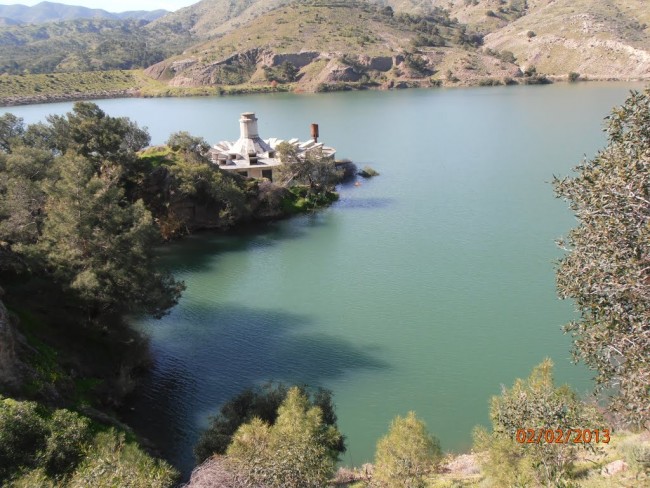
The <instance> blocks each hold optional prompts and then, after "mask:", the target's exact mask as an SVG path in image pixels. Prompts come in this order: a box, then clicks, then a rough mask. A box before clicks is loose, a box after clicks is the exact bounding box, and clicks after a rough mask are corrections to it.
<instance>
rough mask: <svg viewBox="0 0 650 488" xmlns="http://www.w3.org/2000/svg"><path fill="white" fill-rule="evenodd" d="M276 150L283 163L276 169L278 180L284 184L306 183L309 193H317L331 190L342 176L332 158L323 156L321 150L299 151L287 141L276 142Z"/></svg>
mask: <svg viewBox="0 0 650 488" xmlns="http://www.w3.org/2000/svg"><path fill="white" fill-rule="evenodd" d="M276 150H277V152H278V156H279V158H280V160H281V161H282V162H283V163H284V164H283V165H282V166H280V167H279V169H278V171H277V176H278V180H279V181H282V182H284V184H285V185H290V184H292V183H298V184H303V185H308V187H309V191H310V193H313V194H319V193H323V192H326V191H329V190H331V189H332V187H333V186H334V185H335V184H336V183H337V182H338V181H340V179H341V177H342V171H339V170H338V169H336V165H335V164H334V159H333V158H332V157H328V156H324V155H323V153H322V151H321V150H318V149H313V150H308V151H306V152H305V153H299V152H298V149H297V148H296V147H295V146H293V145H292V144H289V143H287V142H283V143H281V144H278V146H277V148H276Z"/></svg>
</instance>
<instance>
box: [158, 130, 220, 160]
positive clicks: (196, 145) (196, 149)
mask: <svg viewBox="0 0 650 488" xmlns="http://www.w3.org/2000/svg"><path fill="white" fill-rule="evenodd" d="M166 144H167V145H168V146H169V147H170V148H171V149H172V151H182V152H183V153H186V154H188V153H190V154H191V153H195V154H197V155H199V156H203V155H205V154H206V153H207V152H208V151H209V150H210V144H208V143H207V142H206V140H205V139H203V138H202V137H196V136H193V135H191V134H190V133H189V132H186V131H180V132H174V133H173V134H172V135H171V136H169V139H167V142H166Z"/></svg>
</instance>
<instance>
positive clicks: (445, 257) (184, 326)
mask: <svg viewBox="0 0 650 488" xmlns="http://www.w3.org/2000/svg"><path fill="white" fill-rule="evenodd" d="M641 86H642V85H640V84H599V83H589V84H575V85H554V86H547V87H498V88H493V87H490V88H472V89H453V90H451V89H450V90H408V91H396V92H389V93H383V92H360V93H334V94H323V95H320V94H319V95H287V94H281V95H263V96H247V97H230V98H188V99H146V100H145V99H124V100H102V101H99V102H98V104H99V105H100V106H101V107H102V108H103V109H104V110H105V111H107V112H108V113H109V114H111V115H114V116H116V115H125V116H129V117H131V118H132V119H134V120H136V121H137V122H138V123H139V124H140V125H144V126H148V127H149V129H150V132H151V134H152V143H162V142H163V141H164V140H165V139H166V138H167V136H168V135H169V134H170V133H172V132H174V131H177V130H187V131H189V132H191V133H193V134H195V135H201V136H203V137H205V138H206V139H208V140H209V141H210V142H216V141H217V140H221V139H236V136H237V133H238V125H237V119H238V116H239V113H241V112H244V111H247V110H252V111H255V112H256V113H257V115H258V118H259V119H260V120H259V125H260V133H261V135H262V137H271V136H277V137H283V138H290V137H300V138H303V139H304V138H306V137H308V134H309V124H310V123H311V122H317V123H319V125H320V127H321V140H322V141H323V142H325V143H326V144H329V145H332V146H334V147H336V148H337V150H338V156H339V157H348V158H350V159H352V160H354V161H356V162H358V163H360V164H361V165H362V164H363V163H364V162H370V163H371V164H372V166H373V167H374V168H376V169H377V170H378V171H379V172H380V173H381V176H379V177H378V178H375V179H372V180H369V181H362V186H361V187H354V186H352V185H344V186H342V187H341V189H340V193H341V200H340V201H339V202H337V203H336V204H335V205H333V206H332V207H331V208H328V209H326V210H324V211H322V212H318V213H316V214H312V215H306V216H300V217H296V218H294V219H290V220H286V221H282V222H276V223H271V224H265V225H263V226H260V227H259V228H256V229H254V230H253V229H246V230H244V229H242V230H239V231H236V232H234V233H232V234H229V235H215V234H208V233H205V234H199V235H196V236H192V237H190V238H188V239H185V240H183V241H180V242H176V243H173V244H171V245H169V246H166V247H165V248H164V249H162V250H161V254H162V262H163V265H164V266H165V267H167V268H168V269H170V270H172V271H173V272H174V273H175V274H176V275H177V276H178V277H179V278H180V279H183V280H185V281H186V283H187V291H186V292H185V295H184V297H183V299H182V300H181V303H180V304H179V305H178V306H177V307H176V308H175V309H174V310H172V312H171V313H170V314H169V315H168V316H166V317H164V318H163V319H162V320H146V319H144V320H138V321H137V323H136V326H137V327H138V328H140V329H141V330H143V331H144V332H145V333H147V334H148V335H149V336H150V338H151V348H152V353H153V358H154V368H153V370H152V372H151V374H150V375H149V376H148V377H147V378H146V379H145V382H144V384H143V386H142V389H141V391H140V392H139V395H138V397H137V398H136V399H135V404H134V408H135V410H134V411H133V412H132V413H130V414H129V415H128V418H127V420H128V421H129V422H131V423H132V424H133V425H135V426H137V427H138V429H139V430H141V431H142V432H143V433H144V434H145V435H146V436H147V437H148V438H150V439H151V440H152V441H154V442H155V443H157V444H158V445H159V446H160V447H161V449H162V450H163V452H164V453H165V455H166V456H167V457H168V458H170V459H171V460H172V461H173V462H174V463H175V464H177V465H178V466H180V467H182V468H183V469H185V470H187V469H188V468H190V467H191V463H192V454H191V447H192V445H193V443H194V442H195V440H196V437H197V434H198V432H199V431H200V429H202V428H204V427H205V425H206V424H207V417H208V416H209V415H210V414H213V413H215V412H216V411H217V409H218V407H219V405H220V404H221V403H223V402H224V401H226V400H227V399H228V398H230V397H232V396H233V395H234V394H236V393H237V392H238V391H240V390H241V389H242V388H245V387H246V386H250V385H252V384H256V383H262V382H265V381H267V380H279V381H286V382H298V383H302V382H305V383H309V384H312V385H317V386H324V387H327V388H330V389H332V390H333V391H334V400H335V403H336V404H337V412H338V414H339V424H340V427H341V430H342V431H343V433H344V434H345V435H346V436H347V438H348V445H349V451H348V453H347V454H346V455H345V458H344V460H343V461H344V463H346V464H356V465H359V464H361V463H363V462H366V461H369V460H371V458H372V454H373V451H374V444H375V442H376V441H377V439H378V438H379V437H380V436H381V435H383V434H384V433H385V432H386V430H387V428H388V425H389V422H390V420H391V418H393V417H394V416H395V415H397V414H405V413H406V412H407V411H408V410H415V411H416V412H417V413H418V415H419V416H421V417H422V418H423V419H424V420H425V421H426V422H427V424H428V427H429V429H430V430H431V431H432V432H433V433H435V434H436V435H437V436H438V437H439V438H440V440H441V442H442V445H443V448H444V449H446V450H455V451H460V450H464V449H467V448H468V447H469V446H470V443H471V430H472V428H473V426H474V425H476V424H480V423H483V424H485V423H486V422H487V414H488V401H489V398H490V396H491V395H494V394H497V393H498V392H499V388H500V385H501V384H506V385H508V384H511V383H512V381H513V380H514V379H515V378H516V377H522V376H526V375H527V374H528V373H529V371H530V369H531V368H532V367H533V366H534V365H535V364H537V363H539V362H540V361H541V360H542V359H543V358H544V357H546V356H550V357H552V358H553V360H554V361H555V363H556V377H557V379H558V380H559V381H561V382H569V383H570V384H571V385H572V386H574V387H575V388H576V389H577V390H578V391H580V392H586V391H588V389H589V388H590V381H589V376H590V375H589V373H588V372H586V371H585V370H584V369H583V368H581V367H576V366H574V365H572V364H571V362H570V354H569V348H570V340H569V338H568V337H566V336H563V334H562V332H561V326H562V324H564V323H566V322H567V321H568V320H570V319H571V318H572V317H573V312H572V306H571V304H570V303H565V302H560V301H559V300H558V299H557V298H556V295H555V283H554V272H553V260H555V259H557V258H558V257H559V256H560V253H559V251H558V249H557V248H556V246H555V244H554V240H555V239H556V238H558V237H560V236H561V235H562V234H564V233H565V232H566V231H567V230H568V229H569V228H570V227H571V226H572V225H574V219H573V217H572V216H571V214H570V213H569V211H568V210H567V208H566V205H565V204H564V203H563V202H561V201H559V200H556V199H555V198H554V196H553V192H552V187H551V185H550V183H549V181H550V180H551V179H552V177H553V175H554V174H557V175H564V174H569V172H570V169H571V167H573V166H574V165H575V164H577V163H578V162H579V161H580V160H581V158H582V157H584V156H585V155H586V156H587V157H591V156H593V154H595V152H596V150H597V149H598V148H599V147H602V145H603V144H604V141H605V138H604V135H603V134H602V131H601V129H602V126H603V117H604V116H606V115H607V114H608V113H609V111H610V109H611V107H612V106H614V105H617V104H620V103H622V101H623V100H624V98H625V96H626V93H627V91H628V90H629V88H633V87H636V88H641ZM70 107H71V104H52V105H38V106H28V107H12V108H10V109H6V110H7V111H11V112H13V113H16V114H17V115H20V116H23V117H25V119H26V121H27V122H35V121H37V120H42V119H43V117H44V115H45V114H48V113H55V112H58V113H61V112H64V111H67V110H69V108H70Z"/></svg>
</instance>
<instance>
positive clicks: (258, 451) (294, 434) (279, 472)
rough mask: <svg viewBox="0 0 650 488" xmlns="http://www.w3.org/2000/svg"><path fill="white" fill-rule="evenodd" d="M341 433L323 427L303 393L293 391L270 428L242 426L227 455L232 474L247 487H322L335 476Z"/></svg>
mask: <svg viewBox="0 0 650 488" xmlns="http://www.w3.org/2000/svg"><path fill="white" fill-rule="evenodd" d="M340 438H341V434H340V433H339V431H338V430H337V429H336V428H335V427H333V426H331V425H327V424H326V423H325V422H323V416H322V412H321V410H320V408H318V407H313V406H311V405H310V403H309V399H308V398H307V396H306V395H304V394H303V393H302V392H301V391H300V389H299V388H297V387H293V388H291V389H290V390H289V392H288V393H287V397H286V399H285V400H284V402H283V403H282V405H281V406H280V408H279V410H278V418H277V420H276V421H275V423H274V424H273V425H269V424H267V423H265V422H263V421H262V420H260V419H258V418H256V419H253V420H252V421H251V422H250V423H247V424H244V425H242V426H241V427H240V428H239V429H238V430H237V432H236V433H235V435H234V437H233V440H232V443H231V445H230V447H229V448H228V451H227V457H228V462H229V464H230V466H231V467H232V468H231V469H232V470H233V471H234V472H236V473H237V475H238V477H240V478H242V479H243V480H244V482H245V483H247V484H246V485H244V486H260V485H263V486H266V487H269V488H321V487H323V486H326V485H327V482H328V480H329V479H331V477H332V475H333V474H334V466H335V462H336V458H337V454H338V453H337V452H336V451H333V450H332V449H331V446H332V445H335V444H336V443H337V441H338V440H339V439H340Z"/></svg>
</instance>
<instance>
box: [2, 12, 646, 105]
mask: <svg viewBox="0 0 650 488" xmlns="http://www.w3.org/2000/svg"><path fill="white" fill-rule="evenodd" d="M0 18H1V16H0ZM13 22H14V21H12V20H8V19H5V20H4V21H2V20H1V19H0V47H1V49H0V75H2V74H4V75H12V74H15V75H25V74H26V73H44V74H46V73H66V72H82V71H96V70H122V69H134V68H147V69H146V75H147V76H145V77H142V76H140V75H139V74H137V75H135V76H134V77H133V78H132V79H134V80H137V83H135V84H134V85H133V86H131V87H128V88H125V87H124V82H123V80H122V79H121V77H120V76H118V77H114V78H115V79H118V78H119V79H120V82H119V86H117V85H116V86H115V87H114V88H111V86H110V82H106V80H103V81H102V82H101V86H102V88H101V90H100V92H101V93H112V92H113V91H116V90H117V91H120V92H123V91H124V90H125V89H127V90H128V91H129V93H132V94H138V93H139V94H141V95H142V96H175V95H198V94H215V93H249V92H259V91H276V90H283V91H287V90H295V91H327V90H339V89H355V88H366V87H379V88H393V87H398V88H399V87H410V86H440V85H443V86H457V85H493V84H515V83H524V84H531V83H544V82H548V81H552V80H566V79H567V78H569V75H571V79H572V80H574V79H575V78H576V77H577V76H579V77H580V79H607V80H609V79H619V80H627V79H650V37H649V36H650V30H649V29H648V24H650V9H648V8H647V5H646V1H645V0H575V1H572V0H444V1H443V0H428V1H424V0H370V1H361V0H358V1H352V2H343V1H341V0H331V1H326V0H202V1H200V2H198V3H196V4H194V5H191V6H189V7H186V8H183V9H180V10H178V11H176V12H172V13H169V14H167V15H165V16H164V17H162V18H159V19H157V20H155V21H153V22H146V21H136V20H114V19H86V20H72V21H65V22H50V23H47V24H42V25H12V23H13ZM179 53H182V54H179ZM6 81H7V82H6V83H5V84H4V85H5V88H7V89H9V88H10V87H11V89H13V88H14V87H15V88H17V89H18V91H17V92H16V93H13V92H12V93H10V94H8V95H7V96H3V97H2V103H29V100H32V99H33V100H40V99H42V97H46V98H48V97H49V96H50V95H52V96H54V97H55V99H60V97H65V96H66V93H69V97H70V98H74V99H76V98H84V97H87V96H92V94H94V93H97V90H96V89H95V88H93V89H90V88H88V86H86V84H85V83H84V82H83V81H84V78H83V77H80V79H79V83H77V84H76V85H75V84H74V83H72V85H74V89H73V90H72V91H69V92H65V93H62V92H61V90H60V89H57V88H56V87H55V86H53V85H52V84H51V83H45V84H44V83H42V81H41V80H25V79H13V78H12V79H10V80H6ZM72 85H71V84H70V81H69V80H67V79H66V86H67V87H71V86H72ZM92 85H93V86H96V85H97V83H95V82H93V83H92ZM21 87H25V89H24V90H23V88H21ZM36 87H43V88H42V90H43V91H42V92H36V93H34V90H35V89H36ZM45 87H47V88H45ZM27 88H29V90H28V89H27ZM34 97H37V98H34Z"/></svg>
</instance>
